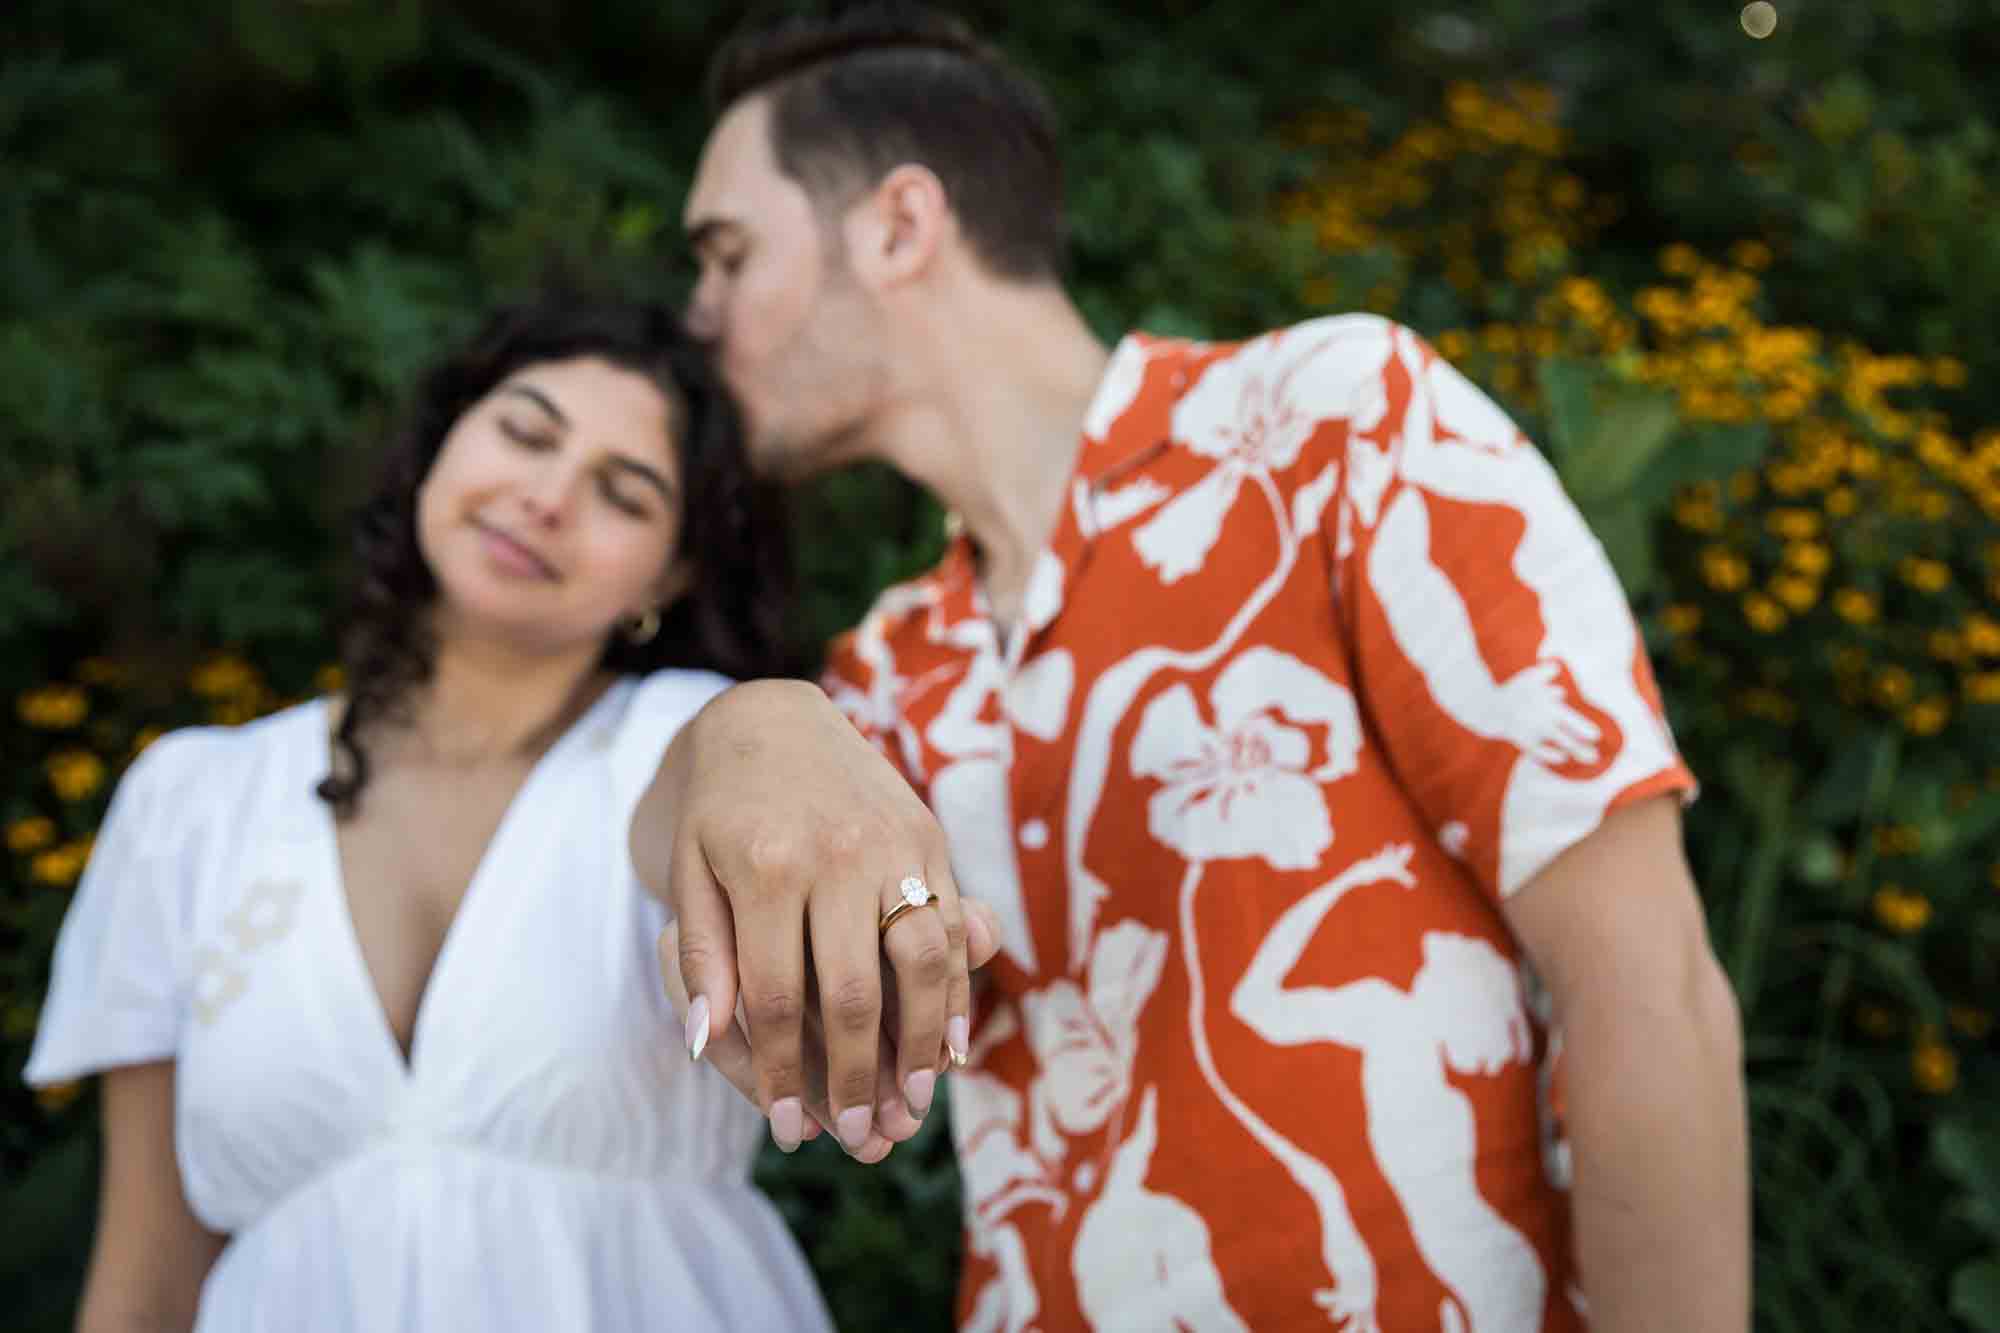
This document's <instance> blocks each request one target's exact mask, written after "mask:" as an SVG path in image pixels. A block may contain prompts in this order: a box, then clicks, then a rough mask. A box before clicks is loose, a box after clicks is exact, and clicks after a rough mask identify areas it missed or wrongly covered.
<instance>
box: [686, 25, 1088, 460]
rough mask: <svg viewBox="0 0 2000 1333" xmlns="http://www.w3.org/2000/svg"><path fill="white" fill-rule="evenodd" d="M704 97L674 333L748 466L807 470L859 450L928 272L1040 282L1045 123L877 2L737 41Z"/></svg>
mask: <svg viewBox="0 0 2000 1333" xmlns="http://www.w3.org/2000/svg"><path fill="white" fill-rule="evenodd" d="M709 91H710V98H711V102H712V104H713V106H714V108H715V110H716V112H717V114H718V120H717V123H716V126H715V129H714V132H713V133H712V134H711V135H710V136H709V141H708V144H707V146H706V147H705V148H704V150H703V152H702V156H701V162H700V165H699V166H698V168H697V170H696V176H695V183H694V188H693V190H692V191H691V192H690V194H689V197H688V204H687V211H686V219H685V221H686V225H687V230H688V237H689V241H690V244H691V245H692V246H693V247H694V250H695V255H696V258H697V259H698V260H699V262H700V264H701V280H700V284H699V285H698V287H697V288H696V290H695V295H694V300H693V305H692V309H691V310H690V314H689V320H690V324H691V325H692V326H693V327H694V328H695V329H696V331H697V332H698V333H700V334H701V335H702V336H704V337H709V338H713V339H714V340H716V342H717V343H718V344H719V350H720V354H721V363H722V368H723V371H724V374H725V376H726V377H727V379H728V381H729V383H730V386H731V387H732V388H733V389H734V390H735V391H736V393H737V395H738V396H739V398H740V399H741V400H742V404H743V409H744V415H745V417H746V419H747V422H748V426H749V435H750V447H751V451H752V454H753V456H754V457H755V459H756V461H757V463H758V465H759V466H760V467H762V468H764V469H766V470H768V471H772V472H776V473H779V474H782V475H790V476H797V475H804V474H807V473H810V472H813V471H817V470H819V469H820V468H823V467H826V466H829V465H832V464H835V463H839V462H843V461H846V460H848V459H850V458H852V457H854V456H856V455H857V454H858V453H859V452H861V448H862V441H863V440H864V438H865V437H866V435H867V432H868V430H869V428H870V423H871V418H873V417H874V416H876V415H877V414H878V413H879V411H880V410H881V408H882V401H881V400H882V398H883V396H884V393H885V391H886V387H887V385H888V382H889V375H888V361H889V349H890V348H891V347H892V346H893V345H894V341H895V339H894V335H895V334H896V332H897V331H898V329H897V324H896V322H897V321H898V320H899V319H901V318H903V312H905V311H907V309H908V308H909V306H908V302H909V301H910V300H912V299H921V298H918V297H916V296H915V295H914V294H915V293H918V292H920V291H922V290H923V289H924V287H925V284H926V283H927V282H931V281H932V280H934V279H935V278H936V277H937V275H938V274H939V273H940V272H942V271H945V270H946V269H949V268H950V267H952V266H961V267H963V268H965V269H968V270H971V271H974V272H976V273H978V274H979V275H980V276H981V277H982V278H983V279H984V280H987V281H997V282H1005V283H1020V284H1040V283H1052V282H1054V281H1056V280H1057V278H1058V276H1059V274H1060V271H1061V268H1062V261H1063V248H1064V218H1063V205H1062V171H1061V165H1060V162H1059V160H1058V157H1057V153H1056V142H1055V130H1054V123H1053V117H1052V116H1051V114H1050V112H1049V110H1048V107H1047V105H1046V103H1045V102H1044V100H1043V99H1042V97H1041V95H1040V93H1039V92H1038V91H1037V90H1036V89H1035V88H1034V87H1033V85H1031V84H1030V83H1028V82H1027V80H1025V79H1024V78H1023V77H1022V76H1020V75H1019V74H1018V73H1016V72H1015V71H1013V70H1012V69H1011V68H1009V67H1008V66H1007V65H1006V64H1005V63H1004V62H1003V61H1002V60H1001V59H1000V58H999V57H998V56H997V55H995V54H994V53H993V52H991V51H990V50H989V49H988V48H986V47H985V46H984V45H982V44H981V43H980V42H979V41H978V40H977V39H975V38H974V37H973V36H972V35H971V34H970V33H969V32H968V31H967V30H966V29H965V28H964V27H963V25H961V24H959V23H958V22H957V21H956V20H953V19H950V18H947V17H945V16H943V15H940V14H938V13H936V12H934V11H930V10H927V9H924V8H922V7H919V6H913V5H904V4H875V5H865V6H861V7H858V8H854V9H850V10H849V11H847V12H846V13H844V14H842V15H841V16H840V17H837V18H832V19H798V18H794V19H789V20H785V21H783V22H780V23H777V24H773V25H769V26H765V27H760V28H755V29H749V30H745V31H744V32H742V33H740V34H738V36H736V37H735V38H734V39H732V40H731V41H730V43H729V44H728V45H727V46H725V47H724V48H723V50H722V51H721V52H720V53H719V55H718V56H717V58H716V60H715V62H714V64H713V66H712V67H711V70H710V89H709Z"/></svg>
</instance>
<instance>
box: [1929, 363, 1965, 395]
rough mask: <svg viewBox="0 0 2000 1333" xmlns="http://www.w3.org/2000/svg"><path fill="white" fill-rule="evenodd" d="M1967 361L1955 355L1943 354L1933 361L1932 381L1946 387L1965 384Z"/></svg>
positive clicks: (1954, 387)
mask: <svg viewBox="0 0 2000 1333" xmlns="http://www.w3.org/2000/svg"><path fill="white" fill-rule="evenodd" d="M1965 380H1966V373H1965V362H1963V361H1961V360H1959V359H1958V358H1957V357H1955V356H1941V357H1938V358H1937V359H1936V360H1934V361H1932V362H1931V383H1933V384H1935V385H1937V386H1938V387H1939V388H1944V389H1959V388H1963V387H1964V386H1965Z"/></svg>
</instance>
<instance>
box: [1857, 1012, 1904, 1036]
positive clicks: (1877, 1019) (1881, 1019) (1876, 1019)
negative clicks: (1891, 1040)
mask: <svg viewBox="0 0 2000 1333" xmlns="http://www.w3.org/2000/svg"><path fill="white" fill-rule="evenodd" d="M1854 1023H1855V1026H1857V1027H1859V1028H1860V1029H1861V1030H1862V1031H1863V1032H1865V1033H1867V1034H1868V1035H1869V1036H1871V1037H1874V1038H1876V1039H1877V1040H1880V1039H1881V1038H1884V1037H1893V1036H1895V1035H1896V1029H1897V1028H1898V1027H1900V1026H1901V1025H1900V1024H1899V1023H1898V1022H1897V1021H1896V1015H1895V1013H1894V1012H1893V1011H1891V1010H1890V1009H1888V1008H1887V1007H1886V1006H1884V1005H1879V1004H1858V1005H1856V1006H1854Z"/></svg>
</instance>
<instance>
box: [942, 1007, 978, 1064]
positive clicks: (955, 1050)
mask: <svg viewBox="0 0 2000 1333" xmlns="http://www.w3.org/2000/svg"><path fill="white" fill-rule="evenodd" d="M944 1044H945V1045H946V1046H947V1047H948V1048H949V1049H950V1050H951V1062H952V1063H953V1064H955V1065H959V1066H961V1067H963V1066H964V1064H965V1062H966V1061H967V1060H968V1059H970V1058H971V1056H972V1020H971V1019H969V1018H967V1017H966V1016H965V1015H964V1014H953V1015H952V1016H951V1020H950V1021H949V1022H947V1023H946V1024H945V1025H944Z"/></svg>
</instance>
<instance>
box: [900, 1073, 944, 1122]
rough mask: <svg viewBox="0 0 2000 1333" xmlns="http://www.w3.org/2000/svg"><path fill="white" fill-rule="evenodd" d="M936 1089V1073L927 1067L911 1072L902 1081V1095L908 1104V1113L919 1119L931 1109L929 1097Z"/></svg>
mask: <svg viewBox="0 0 2000 1333" xmlns="http://www.w3.org/2000/svg"><path fill="white" fill-rule="evenodd" d="M936 1090H937V1075H936V1074H934V1073H932V1072H931V1071H930V1070H928V1069H918V1070H914V1071H912V1072H911V1074H910V1076H909V1078H907V1079H905V1080H904V1081H903V1097H904V1100H906V1101H908V1102H909V1104H910V1114H911V1115H913V1116H915V1117H916V1118H917V1119H919V1120H921V1119H923V1118H924V1113H925V1112H926V1111H928V1110H930V1109H931V1097H932V1095H933V1094H934V1093H935V1092H936Z"/></svg>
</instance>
